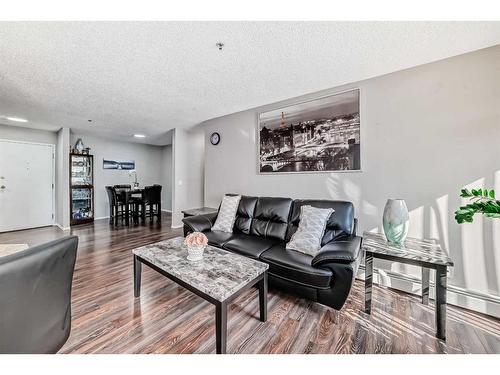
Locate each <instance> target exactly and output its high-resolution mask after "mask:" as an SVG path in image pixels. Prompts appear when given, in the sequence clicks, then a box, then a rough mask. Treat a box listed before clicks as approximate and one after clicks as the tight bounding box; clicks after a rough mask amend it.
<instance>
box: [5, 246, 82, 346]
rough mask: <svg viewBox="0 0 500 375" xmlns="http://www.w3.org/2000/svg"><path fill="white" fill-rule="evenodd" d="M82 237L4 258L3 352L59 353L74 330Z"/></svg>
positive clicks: (37, 247) (33, 248)
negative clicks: (73, 300) (75, 277)
mask: <svg viewBox="0 0 500 375" xmlns="http://www.w3.org/2000/svg"><path fill="white" fill-rule="evenodd" d="M77 247H78V237H76V236H68V237H63V238H60V239H57V240H54V241H51V242H47V243H45V244H42V245H39V246H34V247H31V248H29V249H27V250H23V251H19V252H17V253H14V254H11V255H7V256H3V257H0V354H9V353H10V354H14V353H21V354H48V353H56V352H57V351H58V350H59V349H60V348H61V347H62V346H63V345H64V343H65V342H66V340H67V339H68V336H69V334H70V330H71V286H72V282H73V271H74V268H75V261H76V251H77Z"/></svg>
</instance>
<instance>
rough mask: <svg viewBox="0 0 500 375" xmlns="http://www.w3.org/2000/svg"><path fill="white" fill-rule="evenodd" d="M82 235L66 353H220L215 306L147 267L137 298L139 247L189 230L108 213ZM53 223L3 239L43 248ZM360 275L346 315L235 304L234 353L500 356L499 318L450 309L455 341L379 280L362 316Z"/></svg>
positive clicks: (280, 303) (273, 297)
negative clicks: (263, 315)
mask: <svg viewBox="0 0 500 375" xmlns="http://www.w3.org/2000/svg"><path fill="white" fill-rule="evenodd" d="M72 233H73V234H76V235H78V236H79V238H80V244H79V248H78V258H77V262H76V269H75V276H74V282H73V301H72V307H73V321H72V332H71V335H70V338H69V340H68V342H67V343H66V345H65V346H64V347H63V348H62V349H61V351H60V352H61V353H214V352H215V324H214V307H213V306H212V305H211V304H209V303H208V302H205V301H204V300H202V299H201V298H199V297H197V296H196V295H194V294H193V293H191V292H189V291H187V290H185V289H183V288H182V287H180V286H178V285H177V284H175V283H174V282H172V281H170V280H168V279H167V278H165V277H163V276H161V275H160V274H158V273H157V272H155V271H153V270H151V269H149V268H148V267H143V280H142V292H141V297H140V298H139V299H134V297H133V280H132V254H131V249H133V248H134V247H137V246H141V245H143V244H148V243H153V242H157V241H161V240H164V239H167V238H171V237H175V236H179V235H182V231H181V229H174V230H173V229H171V228H170V217H169V216H164V218H163V222H162V224H158V223H156V222H154V223H153V224H149V223H148V224H147V225H145V226H136V227H130V228H126V227H120V228H117V229H113V227H111V226H109V225H108V222H107V220H99V221H96V222H95V223H94V224H85V225H82V226H78V227H74V228H73V229H72ZM63 235H64V233H63V232H62V231H61V230H60V229H58V228H55V227H49V228H40V229H33V230H26V231H19V232H11V233H3V234H0V243H28V244H30V245H35V244H39V243H43V242H46V241H49V240H51V239H54V238H58V237H61V236H63ZM363 288H364V284H363V282H362V281H359V280H357V281H356V282H355V285H354V288H353V290H352V292H351V295H350V297H349V299H348V301H347V303H346V305H345V306H344V308H343V309H342V311H340V312H338V311H335V310H333V309H330V308H328V307H325V306H322V305H320V304H317V303H314V302H311V301H308V300H305V299H301V298H297V297H295V296H292V295H288V294H286V293H283V292H281V291H279V290H276V289H273V288H272V286H271V287H270V290H269V302H268V321H267V322H266V323H261V322H260V321H259V319H258V314H259V305H258V292H257V289H253V290H250V291H248V292H247V293H244V294H242V295H241V296H240V297H239V298H238V299H237V300H236V301H235V302H234V303H232V304H231V305H230V307H229V310H228V353H500V321H499V320H498V319H495V318H492V317H488V316H485V315H481V314H479V313H475V312H472V311H468V310H464V309H460V308H457V307H453V306H449V307H448V321H447V341H446V343H445V342H442V341H440V340H437V339H436V338H434V331H435V329H434V310H433V306H432V304H431V305H429V306H425V305H422V304H421V303H420V297H418V296H413V295H408V294H405V293H401V292H398V291H395V290H391V289H387V288H381V287H377V286H375V288H374V299H373V305H372V315H371V316H368V315H366V314H365V313H363V301H364V299H363V292H364V289H363Z"/></svg>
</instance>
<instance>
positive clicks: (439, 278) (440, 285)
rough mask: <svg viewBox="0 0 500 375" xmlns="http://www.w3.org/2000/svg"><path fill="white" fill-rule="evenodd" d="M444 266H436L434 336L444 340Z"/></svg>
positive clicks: (445, 281)
mask: <svg viewBox="0 0 500 375" xmlns="http://www.w3.org/2000/svg"><path fill="white" fill-rule="evenodd" d="M446 277H447V275H446V266H438V267H437V268H436V337H437V338H438V339H441V340H446V289H447V287H446V283H447V280H446Z"/></svg>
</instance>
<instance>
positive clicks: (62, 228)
mask: <svg viewBox="0 0 500 375" xmlns="http://www.w3.org/2000/svg"><path fill="white" fill-rule="evenodd" d="M53 225H54V226H55V227H58V228H59V229H61V230H70V229H71V227H63V226H62V225H61V224H59V223H55V224H53Z"/></svg>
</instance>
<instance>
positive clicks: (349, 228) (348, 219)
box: [286, 199, 354, 246]
mask: <svg viewBox="0 0 500 375" xmlns="http://www.w3.org/2000/svg"><path fill="white" fill-rule="evenodd" d="M304 205H309V206H313V207H317V208H333V209H334V210H335V212H334V213H333V214H331V215H330V218H329V219H328V222H327V223H326V229H325V234H324V235H323V239H322V240H321V245H322V246H323V245H324V244H325V243H327V242H330V241H331V240H333V239H334V238H338V237H341V236H344V235H350V234H352V233H353V231H354V206H353V204H352V203H351V202H346V201H334V200H322V199H296V200H294V201H293V208H292V215H291V217H290V223H289V224H288V230H287V233H286V241H287V242H288V241H290V238H292V235H293V234H294V233H295V232H296V231H297V227H298V226H299V222H300V210H301V207H302V206H304Z"/></svg>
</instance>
